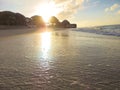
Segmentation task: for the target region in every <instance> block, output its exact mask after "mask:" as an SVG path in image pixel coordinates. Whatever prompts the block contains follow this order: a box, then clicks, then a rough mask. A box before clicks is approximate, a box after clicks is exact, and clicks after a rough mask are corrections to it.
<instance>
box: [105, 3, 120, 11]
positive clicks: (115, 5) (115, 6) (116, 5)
mask: <svg viewBox="0 0 120 90" xmlns="http://www.w3.org/2000/svg"><path fill="white" fill-rule="evenodd" d="M119 7H120V6H119V4H113V5H112V6H111V7H108V8H106V9H105V11H106V12H108V11H114V10H115V9H117V8H119Z"/></svg>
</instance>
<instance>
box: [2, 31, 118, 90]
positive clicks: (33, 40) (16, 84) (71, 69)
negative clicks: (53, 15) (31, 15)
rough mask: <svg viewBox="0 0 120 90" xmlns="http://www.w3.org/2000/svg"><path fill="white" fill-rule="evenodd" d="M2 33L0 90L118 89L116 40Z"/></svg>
mask: <svg viewBox="0 0 120 90" xmlns="http://www.w3.org/2000/svg"><path fill="white" fill-rule="evenodd" d="M5 32H6V33H7V35H2V37H0V90H119V89H120V74H119V73H120V68H119V67H120V38H119V37H112V36H104V35H97V34H89V33H83V32H76V31H71V30H65V31H60V30H59V31H52V32H39V31H36V32H33V31H32V32H29V33H26V32H25V33H20V34H19V33H17V34H16V32H18V31H15V30H12V31H11V32H12V33H11V32H10V31H7V30H6V31H0V33H3V34H6V33H5ZM21 32H24V31H21ZM3 36H5V37H3Z"/></svg>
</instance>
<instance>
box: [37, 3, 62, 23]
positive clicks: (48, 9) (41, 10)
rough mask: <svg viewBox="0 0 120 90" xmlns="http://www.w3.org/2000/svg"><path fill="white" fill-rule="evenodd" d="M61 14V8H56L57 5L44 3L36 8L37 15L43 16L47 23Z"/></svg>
mask: <svg viewBox="0 0 120 90" xmlns="http://www.w3.org/2000/svg"><path fill="white" fill-rule="evenodd" d="M59 12H60V8H58V7H56V5H55V3H43V4H40V5H38V7H37V8H36V13H37V14H38V15H40V16H42V17H43V19H44V21H45V22H48V20H49V18H50V17H51V16H56V15H57V14H58V13H59Z"/></svg>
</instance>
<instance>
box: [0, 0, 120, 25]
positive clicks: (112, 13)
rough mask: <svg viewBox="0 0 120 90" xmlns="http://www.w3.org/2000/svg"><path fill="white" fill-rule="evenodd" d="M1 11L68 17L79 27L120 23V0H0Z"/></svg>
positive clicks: (47, 17) (60, 18) (44, 17)
mask: <svg viewBox="0 0 120 90" xmlns="http://www.w3.org/2000/svg"><path fill="white" fill-rule="evenodd" d="M0 11H13V12H19V13H21V14H23V15H25V16H27V17H31V16H33V15H40V16H42V17H43V19H44V20H45V21H46V22H47V21H48V19H49V18H50V17H51V16H56V17H57V18H58V19H59V20H60V21H62V20H64V19H67V20H69V21H70V22H71V23H76V24H77V25H78V27H86V26H99V25H111V24H120V0H0Z"/></svg>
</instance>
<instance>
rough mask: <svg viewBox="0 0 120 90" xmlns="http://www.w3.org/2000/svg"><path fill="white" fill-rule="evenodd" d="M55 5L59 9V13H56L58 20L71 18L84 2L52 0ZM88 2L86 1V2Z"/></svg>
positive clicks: (79, 0) (77, 0)
mask: <svg viewBox="0 0 120 90" xmlns="http://www.w3.org/2000/svg"><path fill="white" fill-rule="evenodd" d="M53 1H54V2H55V4H56V5H57V6H58V7H59V8H61V12H59V13H58V15H57V17H58V18H59V19H68V18H71V17H72V16H73V15H74V14H75V13H76V12H77V11H78V10H79V9H80V7H82V4H83V2H84V1H86V0H53ZM87 1H88V0H87Z"/></svg>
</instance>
